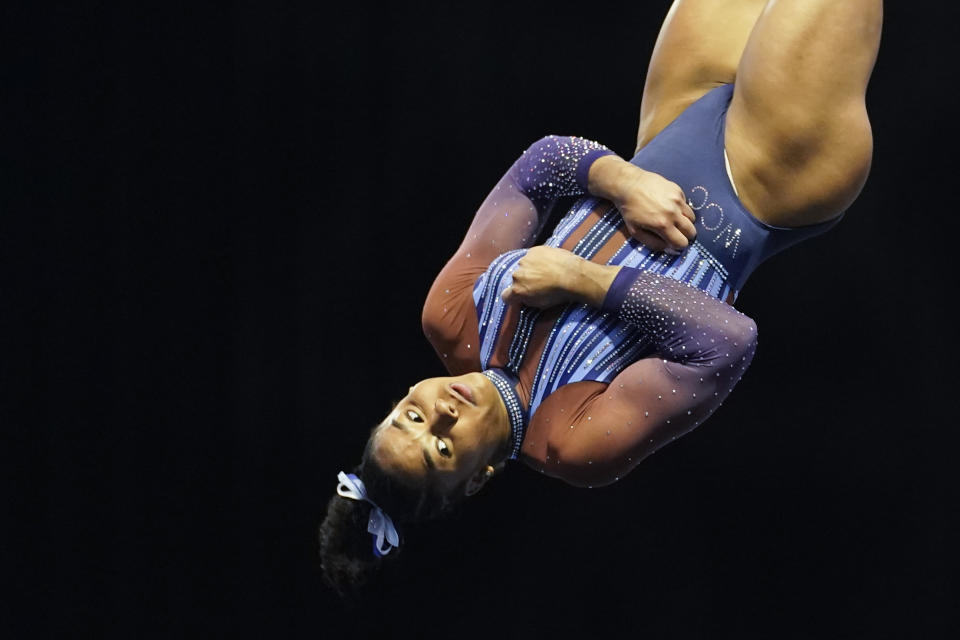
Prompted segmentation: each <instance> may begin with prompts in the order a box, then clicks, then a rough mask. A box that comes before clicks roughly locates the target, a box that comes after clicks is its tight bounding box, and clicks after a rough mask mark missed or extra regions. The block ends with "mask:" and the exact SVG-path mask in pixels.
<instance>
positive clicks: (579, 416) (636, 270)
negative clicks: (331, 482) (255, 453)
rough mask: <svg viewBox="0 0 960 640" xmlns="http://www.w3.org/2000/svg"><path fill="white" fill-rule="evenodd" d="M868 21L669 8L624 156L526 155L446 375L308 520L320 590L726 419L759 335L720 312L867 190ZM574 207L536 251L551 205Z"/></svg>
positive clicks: (860, 14)
mask: <svg viewBox="0 0 960 640" xmlns="http://www.w3.org/2000/svg"><path fill="white" fill-rule="evenodd" d="M881 14H882V5H881V1H880V0H848V1H845V2H834V1H833V0H770V1H764V0H739V1H733V2H722V3H721V2H716V1H710V0H677V1H676V2H674V4H673V6H672V8H671V9H670V12H669V14H668V15H667V18H666V20H665V22H664V25H663V28H662V30H661V33H660V36H659V38H658V40H657V44H656V46H655V49H654V52H653V57H652V60H651V64H650V69H649V71H648V74H647V79H646V85H645V87H644V97H643V105H642V109H641V114H640V131H639V137H638V151H637V153H636V155H635V156H634V157H633V158H632V159H631V161H630V162H627V161H625V160H622V159H620V158H618V157H617V156H616V155H614V154H613V153H612V152H611V151H609V150H608V149H607V148H606V147H604V146H603V145H600V144H598V143H596V142H591V141H587V140H584V139H581V138H576V137H562V136H548V137H545V138H543V139H541V140H539V141H537V142H536V143H534V144H533V145H531V146H530V147H529V148H528V149H527V150H526V151H525V152H524V153H523V154H522V155H521V156H520V157H519V158H518V159H517V161H516V162H515V163H514V164H513V166H512V167H511V168H510V170H509V171H508V172H507V173H506V174H505V175H504V176H503V178H502V179H501V180H500V182H499V183H498V184H497V185H496V186H495V187H494V189H493V190H492V191H491V192H490V195H489V196H488V197H487V198H486V200H485V201H484V202H483V204H482V205H481V207H480V209H479V210H478V211H477V213H476V215H475V216H474V218H473V222H472V223H471V225H470V227H469V229H468V230H467V233H466V236H465V238H464V239H463V242H462V243H461V245H460V247H459V249H458V250H457V252H456V253H455V254H454V256H453V257H452V258H451V259H450V261H449V262H448V263H447V265H446V266H445V267H444V268H443V270H442V271H441V273H440V274H439V275H438V276H437V278H436V280H435V282H434V283H433V286H432V288H431V290H430V293H429V294H428V297H427V300H426V304H425V306H424V311H423V328H424V332H425V334H426V337H427V339H428V340H429V341H430V343H431V344H432V345H433V347H434V349H435V350H436V352H437V354H438V356H439V358H440V359H441V361H442V362H443V364H444V365H445V367H446V369H447V371H448V372H449V373H450V374H451V376H452V377H442V378H431V379H427V380H423V381H421V382H418V383H417V384H415V385H414V386H412V387H410V390H409V392H408V393H407V395H406V396H404V397H403V398H402V399H401V400H400V401H399V402H398V404H397V405H396V406H395V407H394V409H393V410H392V411H391V412H390V414H389V415H388V416H387V417H386V418H385V419H384V420H383V421H382V422H381V423H380V424H379V425H377V427H375V428H374V429H373V431H372V432H371V435H370V438H369V440H368V442H367V445H366V447H365V450H364V452H363V456H362V460H361V464H360V465H359V466H357V467H356V468H355V469H354V470H353V473H344V472H341V473H340V474H339V475H338V479H339V485H338V487H337V495H334V497H333V498H332V500H331V501H330V503H329V505H328V509H327V518H326V520H325V521H324V523H323V524H322V525H321V529H320V546H321V557H322V562H323V568H324V572H325V576H326V578H327V580H328V582H329V583H330V584H331V585H332V586H334V588H336V589H337V590H338V591H340V592H342V593H343V592H347V591H350V590H351V589H352V588H353V587H355V586H356V585H358V584H360V583H362V582H363V580H364V579H365V576H366V575H367V574H368V573H369V572H370V571H372V570H374V569H375V568H376V567H377V566H378V563H379V562H380V561H381V558H382V557H383V556H384V555H386V554H387V553H388V552H389V551H390V550H391V548H393V547H396V546H398V545H399V544H400V533H399V531H398V528H399V527H401V526H402V523H403V522H409V521H417V520H424V519H429V518H432V517H435V516H437V515H439V514H441V513H443V512H444V511H446V510H448V509H449V508H450V507H451V506H453V505H455V504H456V503H458V502H459V501H461V500H462V499H463V498H464V497H466V496H469V495H472V494H473V493H475V492H476V491H478V490H479V489H480V488H481V487H482V486H483V485H484V483H486V482H487V481H488V480H489V479H490V478H491V477H492V476H494V475H495V474H496V473H497V471H498V470H500V469H502V468H503V465H504V463H505V462H506V461H507V460H518V461H520V462H523V463H524V464H525V465H527V466H529V467H531V468H533V469H534V470H536V471H537V472H540V473H544V474H546V475H549V476H552V477H556V478H559V479H561V480H564V481H566V482H567V483H569V484H573V485H577V486H582V487H599V486H602V485H605V484H609V483H612V482H615V481H616V480H618V479H619V478H621V477H623V476H624V475H625V474H627V473H628V472H629V471H630V470H631V469H632V468H633V467H635V466H636V465H637V464H638V463H639V462H640V461H641V460H642V459H643V458H644V457H646V456H648V455H649V454H650V453H652V452H653V451H655V450H656V449H657V448H659V447H661V446H663V445H664V444H666V443H668V442H670V441H672V440H674V439H676V438H677V437H678V436H680V435H683V434H684V433H686V432H688V431H689V430H691V429H693V428H694V427H696V426H697V425H699V424H700V423H701V422H703V421H704V420H705V419H706V418H707V417H708V416H710V415H711V414H712V413H713V412H714V411H715V410H716V408H717V407H718V406H719V405H720V403H721V402H722V401H723V400H724V398H725V397H726V396H727V395H728V394H729V393H730V391H731V390H732V388H733V386H734V385H735V384H736V383H737V381H738V380H739V379H740V376H741V375H742V374H743V372H744V371H745V369H746V368H747V366H748V365H749V363H750V360H751V358H752V356H753V353H754V350H755V348H756V343H757V331H756V325H755V324H754V322H753V321H752V320H751V319H750V318H748V317H746V316H744V315H743V314H741V313H740V312H738V311H737V310H735V309H734V308H733V307H732V306H730V304H728V303H732V302H733V301H734V300H735V298H736V296H737V294H738V293H739V291H740V289H741V287H742V286H743V284H744V282H745V281H746V279H747V278H748V276H749V275H750V273H751V272H752V271H753V270H754V269H755V268H756V267H757V266H758V265H759V264H760V263H761V262H762V261H763V260H764V259H766V258H767V257H769V256H770V255H773V254H774V253H776V252H777V251H780V250H782V249H784V248H786V247H788V246H789V245H791V244H794V243H796V242H798V241H800V240H802V239H804V238H807V237H810V236H812V235H816V234H818V233H822V232H823V231H825V230H827V229H829V228H830V227H832V226H833V225H834V224H835V223H836V222H837V221H838V220H839V218H840V216H841V215H842V213H843V211H845V210H846V208H847V207H848V206H849V205H850V204H851V203H852V202H853V201H854V199H855V198H856V196H857V195H858V194H859V192H860V190H861V189H862V187H863V185H864V182H865V181H866V177H867V174H868V172H869V167H870V161H871V154H872V136H871V131H870V124H869V121H868V119H867V114H866V109H865V106H864V98H865V92H866V86H867V81H868V79H869V76H870V72H871V70H872V68H873V63H874V60H875V58H876V53H877V48H878V46H879V36H880V22H881ZM801 53H802V55H800V54H801ZM734 80H736V83H735V84H734ZM580 194H586V195H584V197H583V198H581V199H580V200H578V201H577V203H576V204H574V206H573V207H572V208H571V209H570V210H569V211H568V212H567V213H566V215H565V216H564V217H563V218H562V219H561V220H560V222H559V223H558V224H557V225H556V227H555V228H554V229H553V231H552V235H551V236H550V238H549V239H548V240H547V241H546V242H545V243H544V245H542V246H535V247H531V244H532V243H533V241H534V239H535V238H536V237H537V235H538V233H539V231H540V229H541V227H542V225H543V224H544V223H545V221H546V220H547V218H548V216H549V213H550V211H551V208H552V207H553V206H554V204H555V203H556V201H557V199H558V198H560V197H562V196H570V195H580ZM370 534H372V537H371V535H370ZM371 541H372V545H373V549H371Z"/></svg>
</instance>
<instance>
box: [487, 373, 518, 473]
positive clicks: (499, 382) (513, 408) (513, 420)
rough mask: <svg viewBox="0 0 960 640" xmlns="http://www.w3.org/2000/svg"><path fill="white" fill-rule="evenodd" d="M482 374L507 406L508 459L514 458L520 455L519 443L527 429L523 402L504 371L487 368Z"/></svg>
mask: <svg viewBox="0 0 960 640" xmlns="http://www.w3.org/2000/svg"><path fill="white" fill-rule="evenodd" d="M483 375H485V376H486V377H487V379H489V380H490V382H492V383H493V386H494V387H496V389H497V393H499V394H500V397H501V398H503V404H504V405H506V407H507V416H509V418H510V438H511V440H512V441H513V445H512V446H511V447H510V460H516V459H517V458H518V457H519V456H520V445H521V444H522V443H523V435H524V433H525V432H526V430H527V412H526V411H524V409H523V403H522V402H520V397H519V396H518V395H517V392H516V391H514V384H515V382H512V381H511V380H510V378H508V377H507V374H506V373H505V372H504V371H501V370H500V369H487V370H486V371H484V372H483Z"/></svg>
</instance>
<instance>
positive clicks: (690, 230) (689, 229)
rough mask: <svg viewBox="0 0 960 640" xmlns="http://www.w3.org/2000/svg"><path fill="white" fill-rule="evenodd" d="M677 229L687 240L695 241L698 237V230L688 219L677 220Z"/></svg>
mask: <svg viewBox="0 0 960 640" xmlns="http://www.w3.org/2000/svg"><path fill="white" fill-rule="evenodd" d="M677 229H679V230H680V233H682V234H683V235H684V236H686V238H687V240H691V241H692V240H693V239H694V238H696V237H697V228H696V227H695V226H694V225H693V223H692V222H690V221H689V220H687V218H679V219H678V220H677Z"/></svg>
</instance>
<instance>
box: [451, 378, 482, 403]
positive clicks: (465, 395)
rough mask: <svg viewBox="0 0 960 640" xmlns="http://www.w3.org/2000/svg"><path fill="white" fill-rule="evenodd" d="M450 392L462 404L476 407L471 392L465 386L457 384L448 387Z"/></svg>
mask: <svg viewBox="0 0 960 640" xmlns="http://www.w3.org/2000/svg"><path fill="white" fill-rule="evenodd" d="M450 390H451V391H453V393H454V394H456V395H458V396H459V397H460V399H461V400H463V401H464V402H466V403H468V404H472V405H473V406H477V403H476V402H474V401H473V392H472V391H471V390H470V387H468V386H467V385H465V384H462V383H460V382H458V383H456V384H452V385H450Z"/></svg>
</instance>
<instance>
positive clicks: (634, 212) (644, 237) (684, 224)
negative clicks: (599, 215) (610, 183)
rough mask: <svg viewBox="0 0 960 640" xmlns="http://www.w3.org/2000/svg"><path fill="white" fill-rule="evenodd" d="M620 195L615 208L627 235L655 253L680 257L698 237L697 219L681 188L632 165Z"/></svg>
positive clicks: (624, 179)
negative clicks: (673, 254) (678, 254)
mask: <svg viewBox="0 0 960 640" xmlns="http://www.w3.org/2000/svg"><path fill="white" fill-rule="evenodd" d="M618 191H619V194H618V195H619V197H618V198H617V199H616V200H614V204H616V205H617V208H618V209H619V210H620V215H622V216H623V221H624V223H625V224H626V227H627V231H629V232H630V235H632V236H633V237H634V238H636V239H637V240H639V241H640V242H642V243H643V244H645V245H647V246H648V247H650V249H652V250H653V251H667V252H668V253H679V252H680V251H682V250H683V249H686V248H687V246H689V244H690V241H692V240H693V239H694V238H696V237H697V230H696V227H694V226H693V223H694V222H695V221H696V216H694V213H693V209H691V208H690V205H689V204H687V199H686V196H685V195H684V193H683V189H681V188H680V187H679V185H677V184H675V183H673V182H670V181H669V180H667V179H666V178H664V177H663V176H661V175H659V174H656V173H652V172H650V171H644V170H643V169H640V168H639V167H636V166H634V165H632V164H631V165H629V168H625V170H624V174H623V177H622V179H621V183H620V185H619V188H618Z"/></svg>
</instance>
